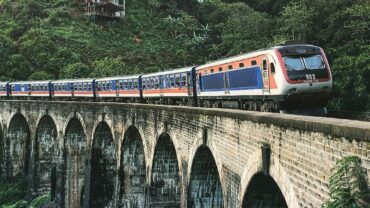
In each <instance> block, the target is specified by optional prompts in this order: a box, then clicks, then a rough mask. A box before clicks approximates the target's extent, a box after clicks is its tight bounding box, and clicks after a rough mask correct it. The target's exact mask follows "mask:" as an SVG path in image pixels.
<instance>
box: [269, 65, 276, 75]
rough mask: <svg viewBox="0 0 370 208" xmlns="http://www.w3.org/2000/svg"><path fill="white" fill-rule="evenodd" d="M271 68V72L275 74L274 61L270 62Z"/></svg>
mask: <svg viewBox="0 0 370 208" xmlns="http://www.w3.org/2000/svg"><path fill="white" fill-rule="evenodd" d="M270 69H271V74H275V65H274V63H270Z"/></svg>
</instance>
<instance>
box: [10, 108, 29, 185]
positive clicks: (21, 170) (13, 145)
mask: <svg viewBox="0 0 370 208" xmlns="http://www.w3.org/2000/svg"><path fill="white" fill-rule="evenodd" d="M5 140H6V141H5V152H6V153H5V158H4V159H5V161H6V164H5V173H6V176H7V177H8V178H14V177H16V176H19V175H23V176H27V175H28V171H29V162H30V161H29V158H30V154H31V141H30V129H29V126H28V123H27V120H26V118H25V117H24V116H23V115H22V114H20V113H17V114H15V115H14V116H13V118H12V119H11V121H10V124H9V128H8V133H7V135H6V138H5Z"/></svg>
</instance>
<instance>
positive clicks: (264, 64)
mask: <svg viewBox="0 0 370 208" xmlns="http://www.w3.org/2000/svg"><path fill="white" fill-rule="evenodd" d="M262 69H263V70H264V71H266V70H267V61H266V59H264V60H262Z"/></svg>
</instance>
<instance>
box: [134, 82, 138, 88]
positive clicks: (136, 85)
mask: <svg viewBox="0 0 370 208" xmlns="http://www.w3.org/2000/svg"><path fill="white" fill-rule="evenodd" d="M134 89H135V90H137V89H138V84H137V79H135V81H134Z"/></svg>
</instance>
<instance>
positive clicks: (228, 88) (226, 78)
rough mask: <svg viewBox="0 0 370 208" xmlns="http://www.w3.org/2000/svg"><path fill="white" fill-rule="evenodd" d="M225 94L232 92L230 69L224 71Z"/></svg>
mask: <svg viewBox="0 0 370 208" xmlns="http://www.w3.org/2000/svg"><path fill="white" fill-rule="evenodd" d="M223 79H224V89H225V95H227V94H230V83H229V71H228V70H226V71H225V73H223Z"/></svg>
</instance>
